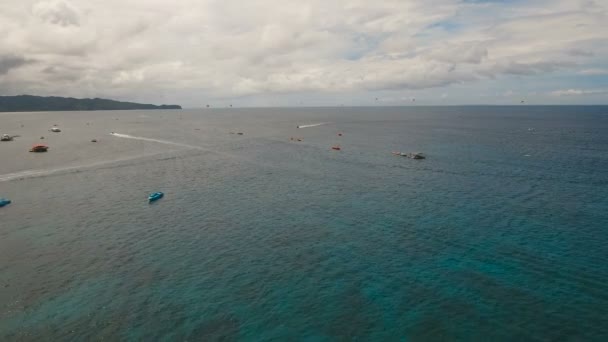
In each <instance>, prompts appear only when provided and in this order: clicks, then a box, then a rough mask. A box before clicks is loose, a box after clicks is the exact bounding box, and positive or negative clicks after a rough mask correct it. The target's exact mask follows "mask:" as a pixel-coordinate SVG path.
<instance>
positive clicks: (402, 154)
mask: <svg viewBox="0 0 608 342" xmlns="http://www.w3.org/2000/svg"><path fill="white" fill-rule="evenodd" d="M392 153H393V154H394V155H396V156H400V157H407V158H410V159H426V156H425V155H424V154H422V153H420V152H410V153H405V152H392Z"/></svg>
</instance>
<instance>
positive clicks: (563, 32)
mask: <svg viewBox="0 0 608 342" xmlns="http://www.w3.org/2000/svg"><path fill="white" fill-rule="evenodd" d="M549 4H550V6H549ZM591 5H593V6H591ZM606 20H608V4H605V2H599V1H598V2H595V3H594V4H591V3H590V2H588V1H586V0H555V1H549V0H532V1H528V2H509V3H506V4H505V3H504V2H499V1H496V2H486V1H484V2H462V1H459V0H431V1H418V0H386V1H375V2H370V1H367V0H336V1H331V2H329V1H322V0H299V1H296V0H286V1H282V2H280V4H278V3H277V2H276V1H272V0H251V1H246V2H244V1H236V0H224V1H215V0H181V1H175V2H168V1H164V0H130V1H124V0H89V1H76V0H71V1H70V0H43V1H40V0H3V1H2V2H1V3H0V22H2V25H0V56H13V57H12V58H13V60H12V62H10V61H9V62H10V63H9V62H1V61H3V60H0V76H1V78H0V86H1V87H2V89H9V90H10V91H13V92H16V93H38V94H56V95H68V96H106V97H117V98H128V99H134V100H142V101H153V100H154V99H156V98H157V97H158V96H159V94H167V96H175V97H176V98H179V99H185V101H186V102H187V103H185V104H186V105H193V106H196V105H201V104H204V103H206V101H207V99H209V98H217V99H221V98H235V97H256V96H257V97H262V98H263V97H266V98H273V97H274V95H277V94H278V95H284V94H307V95H306V96H317V95H314V94H328V96H334V95H336V94H352V95H351V96H355V95H354V94H360V93H364V92H381V91H387V92H390V91H404V90H405V91H407V90H415V91H416V90H423V89H434V88H442V87H446V88H449V87H458V86H462V85H474V84H480V85H481V86H480V87H483V84H485V83H484V82H494V81H497V80H506V79H508V78H509V77H527V78H529V79H530V80H538V79H541V78H543V77H548V75H550V74H551V73H555V72H564V73H572V74H573V75H577V74H581V75H591V73H588V72H590V70H603V69H606V68H608V65H606V62H605V61H606V60H608V28H607V27H606V26H605V25H603V23H605V22H606ZM580 24H585V25H580ZM604 46H606V47H604ZM14 56H19V57H14ZM15 58H20V59H21V60H22V61H31V60H35V61H36V63H26V62H24V63H21V64H19V63H20V62H18V61H15V60H14V59H15ZM11 63H12V64H11ZM15 63H17V64H15ZM585 65H587V67H585ZM588 65H593V66H595V67H597V69H590V68H589V67H588ZM9 70H10V72H9ZM504 87H505V88H504V89H499V90H497V91H495V92H494V93H496V94H502V93H503V92H504V91H506V90H508V89H510V88H513V87H514V85H512V84H506V85H505V86H504ZM543 91H547V90H546V89H543ZM441 92H444V91H443V90H441ZM449 93H450V100H452V99H454V98H455V97H456V96H455V94H457V92H451V91H450V92H449ZM191 94H196V96H192V95H191ZM309 94H313V95H309ZM318 96H322V95H318ZM469 96H471V97H472V98H473V97H474V94H473V93H470V94H469ZM497 96H498V97H502V96H500V95H497ZM435 98H439V96H436V97H435ZM169 101H171V99H169ZM171 102H177V101H171Z"/></svg>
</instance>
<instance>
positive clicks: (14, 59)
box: [0, 55, 31, 75]
mask: <svg viewBox="0 0 608 342" xmlns="http://www.w3.org/2000/svg"><path fill="white" fill-rule="evenodd" d="M28 63H31V61H30V60H28V59H26V58H23V57H20V56H13V55H4V56H2V55H0V75H4V74H6V73H8V72H9V71H10V70H11V69H16V68H18V67H20V66H22V65H25V64H28Z"/></svg>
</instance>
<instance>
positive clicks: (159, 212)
mask: <svg viewBox="0 0 608 342" xmlns="http://www.w3.org/2000/svg"><path fill="white" fill-rule="evenodd" d="M53 124H57V125H58V126H59V127H61V128H62V130H63V131H62V132H61V133H51V132H48V129H49V128H50V127H51V126H52V125H53ZM298 125H303V126H308V127H305V128H299V129H298V128H296V127H297V126H298ZM110 132H115V133H116V134H115V135H110V134H109V133H110ZM231 132H233V133H238V132H242V133H243V135H238V134H230V133H231ZM0 133H9V134H18V135H20V137H18V138H16V139H15V141H12V142H2V143H0V197H6V198H10V199H11V200H12V201H13V203H12V204H10V205H9V206H6V207H4V208H0V340H2V341H59V340H74V341H85V340H110V341H118V340H125V341H153V340H162V341H186V340H187V341H218V340H222V341H284V340H288V341H292V340H297V341H300V340H301V341H335V340H338V341H347V340H348V341H350V340H364V341H369V340H372V341H393V340H394V341H473V340H479V341H606V340H608V107H601V106H599V107H598V106H595V107H593V106H590V107H528V106H521V107H519V106H513V107H406V108H297V109H212V110H183V111H125V112H122V111H121V112H55V113H0ZM338 133H342V136H338ZM41 136H44V137H45V139H44V140H41V139H40V137H41ZM290 137H294V138H300V139H301V140H302V141H297V139H296V140H293V141H292V140H290ZM93 138H96V139H98V142H97V143H92V142H90V140H91V139H93ZM39 142H44V143H46V144H48V145H49V146H50V150H49V152H48V153H46V154H34V153H28V152H27V150H28V149H29V147H30V146H31V145H32V144H34V143H39ZM335 144H339V145H340V146H341V147H342V150H341V151H333V150H331V146H333V145H335ZM391 151H403V152H413V151H419V152H424V153H425V154H426V155H427V157H428V158H427V159H426V160H411V159H407V158H402V157H396V156H394V155H392V154H391ZM154 191H163V192H165V198H163V199H162V200H160V201H158V202H156V203H154V204H148V203H147V195H148V193H150V192H154Z"/></svg>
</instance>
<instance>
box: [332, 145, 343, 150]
mask: <svg viewBox="0 0 608 342" xmlns="http://www.w3.org/2000/svg"><path fill="white" fill-rule="evenodd" d="M331 149H332V150H336V151H340V150H342V148H341V147H340V146H338V145H336V146H332V147H331Z"/></svg>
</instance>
